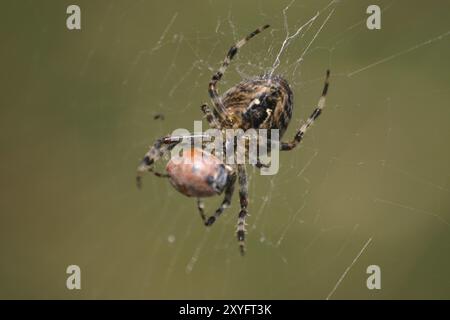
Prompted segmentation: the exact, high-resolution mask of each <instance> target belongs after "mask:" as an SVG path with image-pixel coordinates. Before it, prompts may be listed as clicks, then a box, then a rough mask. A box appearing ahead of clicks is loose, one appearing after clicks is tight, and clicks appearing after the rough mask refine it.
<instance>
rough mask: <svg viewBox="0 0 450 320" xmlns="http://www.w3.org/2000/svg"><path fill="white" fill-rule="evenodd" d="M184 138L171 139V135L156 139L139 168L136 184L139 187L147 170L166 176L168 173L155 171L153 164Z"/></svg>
mask: <svg viewBox="0 0 450 320" xmlns="http://www.w3.org/2000/svg"><path fill="white" fill-rule="evenodd" d="M181 141H182V140H181V139H179V140H171V137H170V136H166V137H162V138H159V139H158V140H156V142H155V143H154V144H153V146H152V147H151V148H150V150H149V151H148V152H147V153H146V154H145V156H144V159H142V161H141V163H140V164H139V166H138V168H137V174H136V185H137V187H138V188H141V187H142V176H143V175H144V173H145V172H152V173H153V174H154V175H155V176H157V177H166V176H168V175H166V174H163V173H159V172H155V171H154V170H153V164H154V163H155V162H156V161H158V160H159V159H160V158H161V157H163V156H164V155H165V154H167V153H168V152H170V150H172V149H173V148H174V147H175V146H176V145H177V144H178V143H180V142H181Z"/></svg>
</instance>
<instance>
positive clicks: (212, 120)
mask: <svg viewBox="0 0 450 320" xmlns="http://www.w3.org/2000/svg"><path fill="white" fill-rule="evenodd" d="M200 109H201V110H202V112H203V113H204V114H205V117H206V121H208V124H209V126H210V127H211V128H213V129H218V128H220V125H219V119H217V117H216V116H215V115H214V113H213V111H212V110H211V109H210V108H209V107H208V105H207V104H206V103H205V104H202V106H201V107H200Z"/></svg>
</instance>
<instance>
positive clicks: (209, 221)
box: [199, 172, 236, 226]
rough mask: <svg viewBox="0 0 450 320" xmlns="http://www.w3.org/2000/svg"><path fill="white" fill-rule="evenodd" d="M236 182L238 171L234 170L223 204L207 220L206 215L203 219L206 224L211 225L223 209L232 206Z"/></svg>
mask: <svg viewBox="0 0 450 320" xmlns="http://www.w3.org/2000/svg"><path fill="white" fill-rule="evenodd" d="M235 182H236V173H234V172H233V173H232V174H230V176H229V177H228V182H227V187H226V189H225V196H224V198H223V201H222V204H221V205H220V207H219V208H218V209H217V210H216V212H215V213H214V215H213V216H211V217H209V218H208V219H207V220H206V217H205V218H204V219H203V221H204V223H205V226H211V225H212V224H213V223H214V222H215V221H216V220H217V218H219V217H220V215H221V214H222V213H223V211H224V210H225V209H226V208H228V207H229V206H230V203H231V198H232V197H233V193H234V185H235ZM199 210H200V209H199ZM200 215H201V213H200ZM202 218H203V216H202Z"/></svg>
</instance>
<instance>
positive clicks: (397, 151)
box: [4, 0, 450, 299]
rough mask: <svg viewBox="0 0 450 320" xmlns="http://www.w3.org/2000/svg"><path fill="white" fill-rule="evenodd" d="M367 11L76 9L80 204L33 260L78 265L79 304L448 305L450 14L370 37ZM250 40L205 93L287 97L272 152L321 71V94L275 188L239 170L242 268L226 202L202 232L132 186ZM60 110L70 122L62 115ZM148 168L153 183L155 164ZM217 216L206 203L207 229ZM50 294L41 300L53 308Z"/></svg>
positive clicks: (177, 201)
mask: <svg viewBox="0 0 450 320" xmlns="http://www.w3.org/2000/svg"><path fill="white" fill-rule="evenodd" d="M370 4H372V3H370V1H359V0H358V1H357V0H342V1H336V0H335V1H329V0H324V1H317V0H316V1H312V0H311V1H300V0H294V1H272V2H268V1H263V0H258V1H257V0H255V1H245V2H235V1H226V2H219V1H213V0H208V1H206V0H205V1H201V2H198V3H197V2H196V3H191V2H189V3H183V4H181V3H175V2H171V1H166V2H165V4H164V6H161V5H158V6H157V5H156V4H152V3H151V2H149V1H134V2H132V3H129V4H126V3H125V2H121V1H108V2H103V3H102V4H95V5H94V4H89V3H82V4H80V6H81V7H82V10H85V11H86V19H87V21H89V25H88V26H86V28H85V30H83V32H84V34H85V37H86V38H83V39H84V40H83V41H84V42H83V50H81V51H77V52H78V54H79V56H78V57H79V61H80V62H81V64H80V67H79V68H78V74H77V76H78V77H79V79H80V80H82V81H86V82H87V83H88V84H91V85H92V86H93V87H95V88H98V89H97V90H98V91H97V92H96V93H95V94H94V93H90V95H91V96H92V95H94V96H99V97H100V98H98V99H99V100H98V101H97V102H98V103H96V104H95V106H94V107H93V108H95V110H94V111H92V110H88V111H86V112H88V113H89V112H90V113H89V114H92V113H93V112H95V113H94V114H95V115H96V116H97V117H96V119H97V120H98V121H96V122H95V127H96V128H97V129H98V131H94V129H92V128H91V127H90V126H89V125H87V124H86V123H87V121H86V120H79V123H75V124H73V126H74V129H73V131H71V133H70V134H73V132H76V134H77V135H80V136H81V137H79V139H86V140H82V141H89V144H88V145H89V146H90V147H89V149H87V150H86V149H83V148H82V146H84V144H81V146H80V145H78V144H77V142H74V143H73V146H74V148H75V150H80V155H79V156H78V157H77V158H76V159H75V160H77V161H79V163H80V164H79V165H77V166H76V167H77V168H78V167H82V165H85V166H86V168H87V169H86V172H87V173H86V175H88V174H89V178H87V177H86V181H89V182H90V183H89V184H87V183H85V184H81V182H79V183H80V185H82V186H83V188H81V187H80V188H79V189H77V190H76V193H75V194H74V195H73V197H74V198H77V199H78V200H79V203H77V204H69V205H67V207H64V208H65V210H63V211H64V217H68V216H69V215H70V214H77V219H76V221H75V220H72V219H69V220H70V223H72V227H71V229H70V230H71V231H70V232H67V234H64V235H62V234H61V235H54V236H53V237H52V238H51V239H53V240H57V241H52V243H48V244H47V245H48V246H50V248H53V250H54V251H53V252H56V253H55V255H56V257H57V258H58V259H60V260H58V261H61V262H60V263H61V264H63V263H66V262H67V263H69V262H68V261H70V263H79V264H80V265H81V267H82V270H83V272H85V273H86V274H89V279H86V280H84V281H86V284H85V285H84V287H83V290H82V291H81V293H80V296H82V297H84V298H157V299H214V298H221V299H241V298H242V299H245V298H247V299H249V298H252V299H258V298H261V299H283V298H285V299H310V298H316V299H334V298H336V299H339V298H368V299H378V298H386V299H389V298H447V299H448V298H450V278H449V276H448V274H447V273H448V270H449V268H450V257H449V256H448V252H450V201H449V199H450V170H449V166H448V163H450V153H449V152H448V141H447V140H448V139H447V137H448V136H449V134H450V129H449V128H450V125H449V119H450V111H449V109H448V102H447V101H450V93H449V91H448V84H449V81H450V79H449V76H448V72H447V70H448V67H449V64H448V62H447V60H448V59H446V58H447V57H448V56H449V53H450V52H449V51H450V46H449V39H450V37H449V35H450V27H449V25H448V22H447V21H448V12H450V10H449V9H450V7H449V6H448V5H447V4H446V5H443V4H442V2H438V1H431V3H427V4H425V3H422V2H420V1H416V2H414V1H413V2H412V1H392V0H386V1H378V5H379V6H380V7H381V9H382V29H381V30H377V31H370V30H368V29H367V28H366V18H367V16H368V15H367V14H366V8H367V7H368V6H369V5H370ZM442 6H444V7H446V8H442ZM89 10H90V11H89ZM36 12H38V11H36ZM83 12H84V11H83ZM89 12H91V13H89ZM36 14H37V13H36ZM89 15H91V16H89ZM94 17H95V19H94ZM438 17H440V18H442V19H439V18H438ZM266 23H269V24H270V25H271V28H269V29H268V30H265V31H264V32H263V33H261V34H260V35H258V36H257V37H255V38H254V39H252V40H251V41H250V42H249V43H248V44H246V45H245V46H244V47H243V48H242V49H241V50H240V51H239V53H238V54H237V56H236V57H235V59H234V60H233V61H232V63H231V64H230V66H229V68H228V70H227V71H226V72H225V75H224V78H223V80H221V81H220V82H219V85H218V87H219V91H220V92H222V93H223V92H225V90H226V89H228V88H230V87H231V86H233V85H234V84H236V83H237V82H239V81H241V80H243V79H248V78H251V77H254V76H256V75H260V74H263V73H267V72H269V73H270V74H274V75H275V74H280V75H282V76H283V77H285V78H286V79H287V80H288V82H289V83H290V85H291V87H292V90H293V92H294V105H295V106H294V115H293V119H292V120H291V123H290V126H289V129H288V131H287V132H286V134H285V135H284V137H283V140H290V139H292V137H293V136H294V134H295V131H296V129H297V128H299V127H300V125H301V124H302V119H303V120H305V119H307V117H308V116H309V115H310V113H311V112H312V111H313V109H314V108H315V106H316V104H317V102H318V98H319V96H320V93H321V90H322V87H323V81H324V76H325V71H326V70H327V69H330V70H331V81H330V82H331V83H330V92H329V94H328V97H327V102H326V107H325V109H324V112H323V113H322V115H321V116H320V118H318V120H317V122H316V123H315V124H314V125H313V126H312V128H311V129H310V130H309V131H308V132H307V133H306V135H305V139H304V141H303V142H302V143H301V145H300V146H299V147H297V149H294V150H293V151H290V152H285V153H281V154H280V169H279V172H278V173H277V174H276V175H274V176H261V175H259V173H258V170H256V169H254V168H252V167H250V166H248V168H247V171H248V176H249V214H250V215H249V217H248V218H247V223H248V226H247V230H248V233H247V237H246V245H247V255H246V256H245V257H241V256H240V255H239V251H238V245H237V240H236V235H235V230H236V222H237V214H238V212H239V204H238V202H239V201H238V195H237V192H235V195H234V197H233V201H232V205H231V207H230V208H228V209H226V211H225V212H224V213H223V214H222V216H221V217H220V218H219V219H218V221H216V223H215V225H214V226H212V227H211V228H205V227H204V226H203V225H202V223H201V219H200V217H199V214H198V213H197V209H196V201H195V199H189V198H186V197H184V196H182V195H180V194H179V193H177V192H176V191H175V190H174V189H173V188H172V187H171V186H170V185H169V183H168V182H167V181H165V180H162V179H158V178H156V177H153V176H151V175H147V176H145V177H144V181H143V183H144V185H143V190H141V191H138V190H136V189H135V188H134V185H133V177H134V176H133V175H134V168H135V167H136V165H137V163H138V161H139V160H140V158H141V157H142V155H143V154H144V153H145V152H146V151H147V148H148V146H149V145H150V144H152V143H153V142H154V140H155V139H156V138H158V137H161V136H163V135H166V134H168V133H170V132H172V131H173V130H174V129H176V128H186V129H188V130H193V121H194V120H200V119H201V118H202V114H201V112H200V105H201V104H202V103H204V102H208V103H210V102H209V99H208V95H207V84H208V82H209V80H210V78H211V76H212V74H213V72H215V71H216V70H217V69H218V67H219V65H220V63H221V61H222V59H223V58H224V57H225V54H226V52H227V50H228V49H229V47H230V46H231V45H232V44H233V43H235V42H237V41H238V40H239V39H241V38H242V37H243V36H245V35H247V34H248V33H249V32H250V31H252V30H254V29H255V28H256V27H258V26H260V25H264V24H266ZM72 41H73V40H72ZM36 50H39V49H36ZM40 50H43V49H40ZM80 52H81V53H80ZM40 54H41V52H40V51H35V55H36V56H40ZM76 61H78V60H76ZM38 63H39V59H38V58H36V62H33V64H32V66H37V65H38ZM98 65H100V66H103V68H101V67H100V69H98ZM108 86H110V87H111V88H113V90H110V91H105V90H106V89H104V87H108ZM83 88H84V87H83ZM83 90H86V91H89V90H90V89H87V88H84V89H83ZM89 92H90V91H89ZM106 92H108V94H107V93H106ZM86 99H87V100H86V101H90V100H89V99H88V98H86ZM68 101H69V102H68V105H69V106H71V108H74V109H75V106H76V105H78V104H79V101H78V100H76V99H75V98H73V97H72V98H70V97H69V98H68ZM155 115H163V119H161V118H160V119H154V117H155ZM75 122H76V121H75ZM90 128H91V129H90ZM203 129H204V130H206V129H207V123H206V121H203ZM77 130H78V131H77ZM87 130H92V132H88V131H87ZM100 130H103V131H100ZM84 133H86V136H83V134H84ZM93 136H95V137H96V138H93ZM68 137H73V135H72V136H70V135H68ZM76 141H78V140H76ZM94 154H96V156H95V160H92V159H91V157H90V156H91V155H94ZM88 155H89V156H88ZM67 161H69V162H70V161H72V162H75V161H74V159H73V158H71V159H69V160H67ZM92 161H94V163H96V165H95V170H94V169H89V166H92ZM53 162H54V161H53ZM65 163H66V162H65ZM157 167H158V169H159V170H160V171H162V170H164V161H162V162H161V163H159V164H158V166H157ZM49 171H50V169H48V171H46V170H45V168H44V169H42V172H43V173H42V174H44V173H46V172H47V173H48V172H49ZM38 177H40V176H38ZM80 179H81V178H80ZM75 180H76V181H78V180H77V179H75ZM80 181H81V180H80ZM83 181H84V180H83ZM67 184H69V182H67ZM236 188H237V186H236ZM221 200H222V198H221V197H216V198H212V199H207V201H206V203H205V205H206V212H207V213H209V214H211V213H212V212H214V210H215V209H216V208H217V207H218V205H219V204H220V202H221ZM71 206H72V207H71ZM49 212H53V211H51V210H50V211H49ZM58 213H59V212H58ZM44 214H45V213H43V215H44ZM61 219H62V218H61ZM60 223H61V224H62V223H63V222H60ZM51 227H52V224H49V228H51ZM80 238H81V240H80ZM49 241H50V240H49ZM4 242H6V241H4ZM53 243H54V244H53ZM63 247H64V248H67V247H71V248H78V249H74V250H72V251H71V252H67V251H66V249H63ZM46 250H47V247H46ZM55 259H56V258H55ZM49 260H51V259H49ZM72 261H75V262H72ZM369 265H379V266H380V268H381V270H382V289H381V290H368V289H367V287H366V279H367V277H368V274H367V273H366V268H367V267H368V266H369ZM40 266H41V264H39V267H38V268H37V270H40V269H39V268H40ZM42 268H43V267H42ZM49 279H53V278H52V277H50V276H49ZM49 281H52V280H49ZM51 288H52V290H53V291H52V290H50V291H49V292H50V293H49V294H50V295H54V296H58V297H60V296H63V297H65V296H66V295H67V292H66V291H65V290H63V289H61V288H59V287H56V288H54V287H51ZM29 294H30V295H31V296H39V294H40V293H39V291H38V290H37V289H36V290H34V289H33V290H31V291H30V293H29Z"/></svg>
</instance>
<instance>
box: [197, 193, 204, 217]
mask: <svg viewBox="0 0 450 320" xmlns="http://www.w3.org/2000/svg"><path fill="white" fill-rule="evenodd" d="M197 209H198V212H199V213H200V217H201V218H202V221H203V223H204V222H205V221H206V215H205V204H204V203H203V200H202V199H201V198H197Z"/></svg>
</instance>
